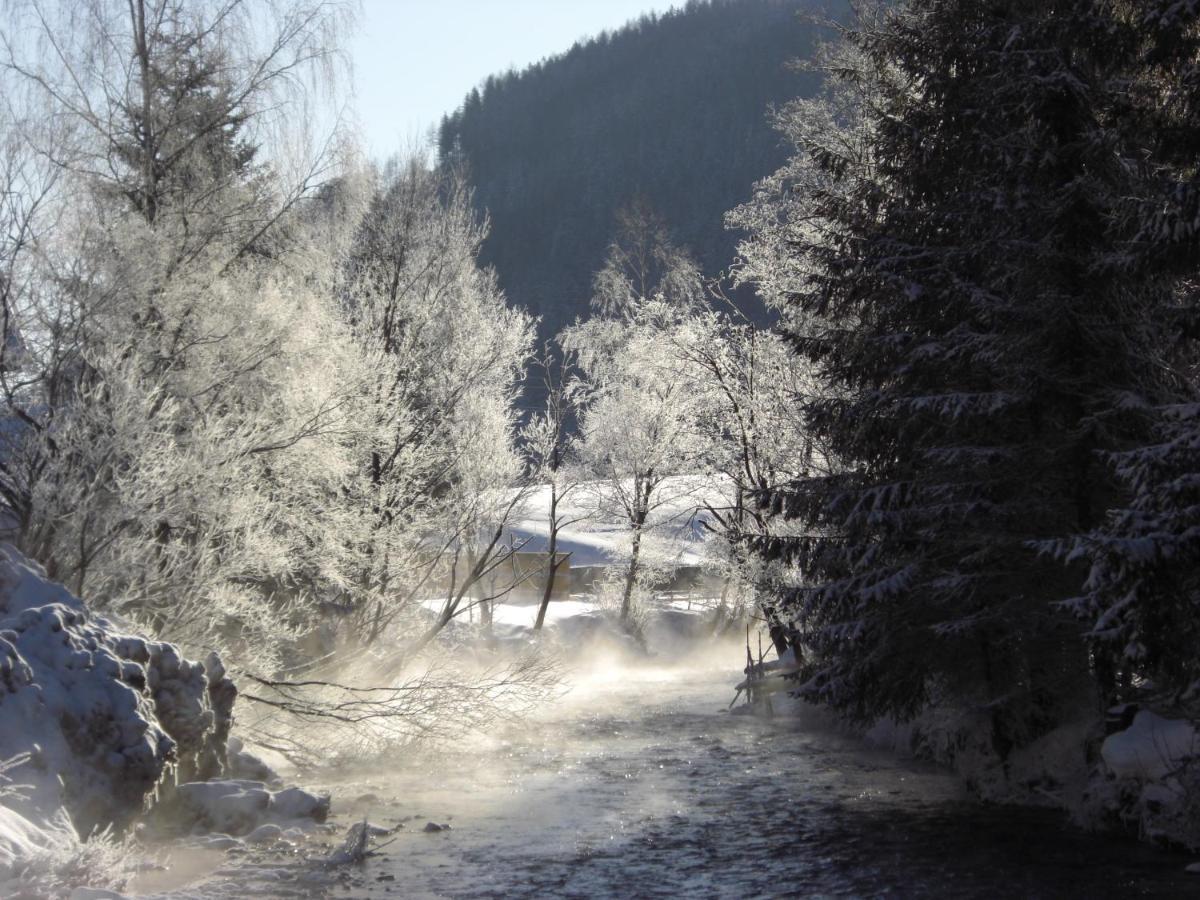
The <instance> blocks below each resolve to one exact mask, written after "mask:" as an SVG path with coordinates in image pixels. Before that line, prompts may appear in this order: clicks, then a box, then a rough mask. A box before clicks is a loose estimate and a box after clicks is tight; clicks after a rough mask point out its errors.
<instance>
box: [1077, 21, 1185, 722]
mask: <svg viewBox="0 0 1200 900" xmlns="http://www.w3.org/2000/svg"><path fill="white" fill-rule="evenodd" d="M1106 12H1107V17H1106V19H1105V20H1102V21H1104V22H1105V24H1106V25H1107V29H1106V30H1107V32H1108V33H1107V34H1106V40H1107V41H1108V43H1107V44H1106V47H1105V52H1106V63H1107V64H1108V66H1119V69H1118V70H1117V72H1116V73H1115V74H1114V75H1113V76H1110V77H1111V78H1112V84H1111V88H1110V91H1109V94H1108V96H1107V98H1106V104H1107V106H1106V108H1105V109H1104V110H1103V118H1102V121H1103V122H1104V123H1105V125H1106V127H1107V129H1108V130H1109V131H1110V133H1112V134H1113V135H1114V138H1115V139H1119V140H1120V141H1122V142H1123V147H1122V151H1123V152H1122V163H1123V165H1124V166H1126V167H1127V168H1128V170H1129V172H1130V173H1131V174H1132V175H1133V176H1134V177H1136V179H1137V189H1136V190H1130V191H1128V192H1127V193H1126V194H1125V195H1124V197H1123V198H1121V201H1122V202H1120V203H1118V204H1116V205H1115V207H1114V209H1113V212H1112V220H1113V221H1112V223H1111V224H1110V226H1109V227H1110V228H1111V229H1112V230H1113V231H1115V232H1117V233H1118V234H1119V235H1120V236H1121V237H1122V238H1123V239H1124V240H1123V241H1121V242H1120V243H1117V244H1115V246H1114V247H1113V249H1112V250H1111V251H1110V253H1109V254H1108V255H1107V256H1106V257H1105V258H1103V259H1102V260H1101V265H1100V266H1099V267H1098V268H1099V269H1100V271H1102V272H1105V273H1107V274H1108V275H1109V277H1111V278H1112V279H1114V280H1115V281H1116V282H1117V283H1119V284H1122V285H1126V286H1128V287H1127V289H1128V290H1130V291H1131V293H1132V294H1133V296H1134V297H1139V298H1142V299H1144V303H1145V306H1144V309H1145V313H1144V314H1143V315H1142V317H1140V318H1138V319H1132V318H1131V319H1130V320H1128V321H1127V322H1126V323H1124V324H1125V326H1126V327H1127V328H1130V329H1132V330H1133V331H1134V333H1136V334H1138V335H1139V336H1140V337H1141V343H1142V345H1143V346H1144V347H1145V349H1146V352H1147V353H1148V354H1149V356H1148V358H1149V360H1150V361H1151V362H1152V363H1153V366H1154V370H1153V371H1154V373H1155V375H1156V376H1157V377H1156V379H1155V380H1153V381H1149V382H1148V383H1147V384H1146V385H1144V386H1142V388H1141V389H1140V390H1136V391H1128V392H1121V393H1116V394H1114V395H1112V396H1111V397H1109V398H1108V399H1107V403H1106V407H1107V408H1106V409H1105V410H1104V413H1103V415H1102V416H1097V419H1098V420H1099V421H1101V422H1105V423H1106V425H1107V427H1109V428H1110V429H1111V428H1114V427H1117V426H1123V427H1124V429H1125V430H1126V431H1127V432H1132V433H1133V434H1135V435H1137V436H1139V438H1140V439H1138V440H1136V441H1134V442H1133V446H1130V447H1126V448H1122V449H1120V450H1119V451H1117V452H1115V453H1112V454H1109V455H1108V456H1107V460H1108V462H1109V463H1110V464H1111V465H1112V466H1113V469H1114V471H1115V474H1116V475H1117V477H1118V479H1119V481H1120V483H1121V485H1122V487H1123V488H1124V489H1125V491H1126V492H1127V495H1126V496H1125V497H1124V498H1122V501H1121V503H1120V504H1119V505H1118V506H1117V508H1115V509H1113V510H1111V511H1110V512H1109V513H1108V515H1107V517H1106V518H1105V520H1104V521H1103V522H1102V523H1100V524H1099V525H1098V527H1096V528H1095V529H1093V530H1092V531H1091V532H1089V533H1087V534H1084V535H1077V536H1075V537H1073V538H1071V539H1067V540H1062V541H1059V542H1056V544H1055V549H1056V550H1057V552H1058V554H1059V555H1060V556H1061V557H1064V558H1066V559H1069V560H1082V561H1084V562H1085V563H1087V564H1088V565H1089V567H1090V571H1089V574H1088V578H1087V581H1086V583H1085V584H1084V586H1083V591H1082V592H1081V594H1080V595H1079V596H1078V597H1077V598H1075V599H1074V600H1072V602H1071V604H1070V607H1071V608H1072V609H1073V610H1074V611H1075V612H1076V613H1077V614H1078V615H1079V616H1080V617H1081V619H1082V620H1083V621H1084V622H1085V623H1086V624H1087V625H1088V627H1089V634H1088V637H1089V643H1090V647H1091V651H1092V656H1093V659H1094V663H1095V668H1096V671H1097V674H1098V676H1099V677H1100V687H1101V690H1102V691H1103V694H1104V697H1105V699H1106V701H1110V702H1116V701H1117V700H1122V699H1134V698H1135V697H1136V694H1137V692H1138V690H1139V689H1140V690H1145V689H1151V690H1153V691H1154V692H1156V693H1157V694H1159V696H1161V697H1163V698H1166V699H1175V700H1179V699H1184V700H1189V701H1190V700H1194V699H1195V698H1196V697H1197V696H1200V662H1198V659H1197V655H1196V653H1195V651H1194V648H1195V646H1196V643H1197V641H1198V640H1200V578H1198V577H1197V572H1198V571H1200V569H1198V564H1200V481H1198V475H1197V473H1198V472H1200V365H1198V361H1200V354H1198V349H1200V348H1198V347H1197V343H1196V336H1197V334H1198V333H1200V332H1198V331H1197V328H1196V325H1197V322H1196V310H1197V306H1196V296H1197V295H1196V290H1197V284H1198V277H1200V262H1198V260H1200V220H1198V218H1197V208H1198V200H1200V194H1198V191H1200V187H1198V185H1197V179H1196V172H1195V165H1194V162H1195V159H1196V153H1197V151H1198V150H1200V92H1198V90H1197V80H1196V75H1197V71H1198V68H1197V67H1198V65H1200V62H1198V60H1200V10H1197V9H1196V7H1195V5H1194V4H1178V3H1167V2H1161V0H1155V2H1147V3H1141V4H1133V3H1130V4H1114V5H1113V6H1112V8H1111V9H1109V10H1106ZM1108 423H1112V424H1108Z"/></svg>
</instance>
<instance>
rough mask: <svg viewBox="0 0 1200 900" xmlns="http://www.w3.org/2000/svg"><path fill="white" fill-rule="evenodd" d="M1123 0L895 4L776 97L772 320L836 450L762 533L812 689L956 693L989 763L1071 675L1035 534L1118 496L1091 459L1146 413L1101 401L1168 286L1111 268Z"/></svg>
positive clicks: (1120, 187)
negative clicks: (781, 306) (804, 525)
mask: <svg viewBox="0 0 1200 900" xmlns="http://www.w3.org/2000/svg"><path fill="white" fill-rule="evenodd" d="M1136 6H1137V5H1135V4H1122V3H1108V2H1094V0H1073V2H1061V3H1053V4H1047V3H1043V2H1036V0H999V2H991V3H986V4H980V3H977V2H969V0H914V2H912V3H911V4H909V6H908V7H907V8H906V9H904V10H902V11H896V10H885V11H883V12H881V13H879V14H878V16H877V18H876V19H875V21H873V22H871V23H868V24H866V25H863V26H861V27H859V28H858V29H857V30H855V31H853V32H852V33H851V34H850V35H849V40H850V47H849V48H848V49H847V50H846V51H844V52H842V53H841V55H840V56H837V57H836V58H832V59H830V60H829V65H828V72H829V74H830V75H832V76H834V77H835V78H837V79H838V80H839V84H838V85H837V86H835V87H834V88H832V89H831V94H830V96H829V97H828V98H827V102H826V103H825V104H823V105H822V104H812V103H799V104H797V105H795V106H793V107H792V109H791V110H790V111H789V112H788V113H787V114H786V115H785V124H786V125H788V126H789V131H790V137H791V138H792V139H793V141H794V142H795V144H796V147H797V150H798V158H797V159H796V160H794V161H793V164H792V167H791V170H790V171H786V170H785V172H784V173H782V174H781V176H780V177H779V178H778V179H776V181H775V182H774V188H775V190H776V193H775V194H774V198H773V201H771V202H774V203H775V207H774V209H775V211H776V212H779V211H780V210H782V212H779V214H780V215H782V216H783V218H784V220H785V221H786V223H787V224H788V226H789V227H788V229H786V233H787V238H786V240H784V241H783V242H780V243H778V244H777V246H778V248H780V249H781V250H782V252H783V253H784V254H785V255H786V256H788V257H790V259H789V260H788V266H787V267H785V270H786V271H787V273H788V277H790V279H791V280H790V282H789V283H788V285H787V288H786V291H785V294H786V298H787V299H786V305H787V307H788V308H789V310H790V317H789V323H790V324H789V327H790V330H791V336H792V338H793V340H794V342H795V345H796V347H797V349H798V350H799V351H800V352H801V353H802V354H804V355H805V356H807V357H808V358H810V359H811V360H812V361H813V362H814V363H815V364H816V365H817V366H818V367H819V371H820V372H821V374H822V377H823V380H824V381H825V383H826V386H827V387H828V389H829V390H828V392H827V393H825V394H824V395H823V396H820V397H817V398H814V399H812V400H810V401H809V402H807V403H806V405H805V414H806V416H807V419H808V424H809V427H810V428H811V429H812V432H813V434H814V437H815V438H816V440H817V441H818V442H819V443H821V444H822V445H824V446H827V447H828V448H829V451H830V453H831V456H832V457H833V458H836V459H838V460H840V461H841V463H840V465H841V467H840V469H839V471H837V472H835V473H833V474H829V475H824V476H818V477H813V478H810V479H804V480H801V481H799V482H797V483H795V484H793V485H791V486H790V487H789V488H788V489H786V490H784V491H779V492H775V493H774V494H773V496H772V497H771V498H770V502H771V503H772V504H773V508H774V509H775V510H776V511H777V512H781V513H783V514H784V515H786V516H789V517H799V518H801V519H803V520H805V521H807V522H808V523H809V529H808V531H807V534H806V535H805V536H803V537H799V538H795V539H789V540H786V541H773V542H767V545H766V547H765V549H766V550H767V552H768V553H774V554H779V553H783V554H786V555H789V556H790V557H791V558H792V559H793V560H794V561H795V562H796V563H797V564H798V565H799V567H800V569H801V571H802V572H803V573H804V575H805V577H806V579H807V582H806V583H805V584H804V586H802V587H800V588H798V589H797V590H796V591H795V592H794V595H793V597H792V598H791V602H790V612H791V614H792V616H793V617H794V621H795V626H796V628H797V630H798V634H799V636H800V639H801V642H802V643H803V645H804V646H805V648H806V649H807V651H808V652H807V655H806V658H807V665H808V676H809V677H808V680H807V682H806V684H805V685H804V689H805V692H806V693H807V694H808V695H809V696H812V697H816V698H820V699H822V700H824V701H827V702H830V703H832V704H833V705H835V706H838V707H840V708H843V709H845V710H847V711H849V712H851V713H853V714H856V715H858V716H860V717H863V718H869V717H872V716H875V715H878V714H892V715H897V716H902V717H903V716H907V715H911V714H913V713H914V712H916V711H917V710H919V709H920V708H921V707H922V706H923V705H925V704H926V703H928V702H930V701H931V700H949V699H957V700H962V701H966V702H969V703H973V704H977V705H978V706H979V707H980V708H983V709H986V710H988V711H989V713H990V716H991V721H992V726H993V731H992V737H993V743H994V746H995V749H996V750H997V752H998V753H1000V755H1002V756H1003V755H1005V754H1006V753H1007V752H1008V750H1009V749H1011V748H1012V747H1013V746H1014V745H1016V744H1019V743H1022V742H1024V741H1027V740H1029V739H1031V738H1032V737H1034V736H1036V734H1037V733H1038V732H1040V731H1041V730H1043V729H1044V728H1046V727H1048V726H1049V725H1050V724H1051V723H1053V722H1054V721H1055V720H1056V718H1057V717H1058V716H1059V715H1060V714H1061V712H1062V704H1063V703H1066V702H1070V701H1072V700H1075V701H1077V700H1078V698H1079V696H1080V694H1081V692H1082V691H1085V690H1086V688H1087V684H1088V682H1087V678H1086V676H1087V674H1088V665H1089V660H1088V656H1087V653H1086V648H1085V645H1084V642H1083V641H1082V640H1080V637H1079V634H1080V627H1079V624H1078V622H1077V621H1076V620H1075V619H1074V618H1073V616H1072V615H1071V609H1070V607H1069V606H1068V605H1065V604H1063V603H1062V601H1064V600H1066V599H1068V598H1070V597H1071V596H1073V595H1074V593H1076V592H1077V590H1078V585H1079V584H1081V583H1082V581H1083V578H1084V571H1083V567H1082V565H1081V564H1080V562H1079V561H1078V560H1075V561H1072V562H1070V563H1069V564H1068V565H1065V566H1064V565H1062V564H1061V562H1060V561H1059V560H1056V559H1054V558H1052V557H1051V556H1050V555H1047V554H1043V553H1040V552H1039V548H1044V547H1045V546H1047V545H1048V544H1052V543H1053V542H1055V541H1057V540H1060V539H1062V538H1064V537H1066V536H1069V535H1073V534H1079V533H1085V532H1088V531H1090V530H1092V529H1095V528H1097V527H1098V526H1099V525H1100V524H1101V523H1102V522H1103V521H1104V517H1105V513H1106V511H1107V510H1108V509H1110V508H1111V507H1113V506H1115V505H1118V504H1119V503H1120V501H1121V498H1122V495H1123V489H1122V486H1121V484H1120V483H1119V482H1118V481H1117V480H1116V479H1114V478H1113V477H1112V474H1111V471H1110V470H1109V469H1108V468H1107V467H1106V466H1105V465H1104V459H1103V455H1104V454H1105V453H1107V452H1113V451H1120V450H1122V449H1125V448H1128V447H1131V446H1135V445H1136V444H1137V443H1138V442H1139V441H1141V440H1144V439H1145V437H1146V435H1147V434H1148V428H1149V424H1148V421H1147V419H1146V417H1139V416H1129V415H1117V414H1115V410H1116V409H1117V408H1118V407H1119V405H1120V403H1119V398H1122V397H1131V396H1137V397H1141V398H1145V402H1147V403H1154V402H1158V401H1161V400H1162V399H1163V398H1164V397H1165V396H1167V395H1168V393H1169V391H1168V385H1167V384H1166V383H1165V382H1164V378H1163V377H1162V375H1161V372H1160V367H1159V366H1158V354H1157V346H1158V342H1159V340H1160V339H1161V337H1162V333H1161V331H1160V329H1159V328H1158V327H1157V326H1156V324H1155V323H1156V322H1157V321H1158V320H1157V319H1156V317H1155V316H1154V315H1153V313H1154V312H1155V311H1156V310H1157V309H1159V305H1160V304H1161V301H1162V295H1161V292H1160V291H1158V290H1157V288H1158V287H1160V286H1161V285H1160V284H1159V283H1157V282H1156V283H1154V284H1147V282H1146V279H1145V278H1144V277H1143V276H1144V274H1145V273H1144V272H1143V271H1138V267H1137V266H1129V265H1121V264H1119V257H1120V255H1121V253H1122V252H1124V250H1125V249H1126V248H1127V247H1128V245H1129V242H1130V240H1131V239H1133V238H1134V236H1135V233H1134V229H1135V227H1136V217H1131V216H1130V215H1128V214H1127V210H1126V205H1127V204H1128V202H1129V201H1128V199H1127V198H1129V197H1131V196H1144V193H1143V192H1144V190H1145V189H1147V183H1146V181H1145V179H1144V178H1143V174H1144V170H1145V163H1144V162H1143V161H1142V160H1143V158H1144V155H1145V151H1146V149H1147V148H1146V146H1145V145H1144V144H1143V143H1142V142H1141V141H1140V140H1139V134H1138V132H1137V129H1136V128H1133V127H1131V121H1130V117H1129V115H1128V110H1127V109H1124V108H1123V107H1122V105H1121V100H1120V98H1121V96H1122V85H1125V84H1127V83H1128V80H1129V73H1130V67H1131V65H1132V60H1133V56H1134V55H1135V49H1134V48H1135V47H1136V45H1137V43H1138V38H1139V34H1140V33H1141V30H1142V29H1143V27H1144V23H1142V22H1141V21H1139V20H1138V17H1137V16H1136V15H1135V7H1136ZM797 186H798V187H801V188H802V189H804V190H805V191H806V192H808V195H807V198H805V199H798V198H796V197H795V195H794V193H792V188H793V187H797ZM768 190H770V186H768ZM789 204H790V208H789ZM767 205H768V206H770V203H768V204H767ZM776 221H778V216H777V217H776ZM766 231H767V232H770V231H771V229H769V228H768V229H766Z"/></svg>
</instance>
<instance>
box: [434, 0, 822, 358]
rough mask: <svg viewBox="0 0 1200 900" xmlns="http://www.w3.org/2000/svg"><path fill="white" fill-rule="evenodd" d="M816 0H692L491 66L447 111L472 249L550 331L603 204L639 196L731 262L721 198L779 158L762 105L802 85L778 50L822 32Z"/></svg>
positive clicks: (595, 262)
mask: <svg viewBox="0 0 1200 900" xmlns="http://www.w3.org/2000/svg"><path fill="white" fill-rule="evenodd" d="M839 5H840V4H839V3H828V4H826V3H822V2H821V0H716V2H695V0H693V2H691V3H689V4H688V5H687V6H686V7H685V8H684V9H682V10H677V11H673V12H670V13H668V14H665V15H663V16H647V17H644V18H642V19H641V20H639V21H638V22H636V23H632V24H630V25H628V26H626V27H625V28H623V29H621V30H619V31H617V32H615V33H612V34H603V35H601V36H599V37H597V38H595V39H593V40H590V41H587V42H586V43H582V44H576V45H575V46H574V47H572V48H571V49H570V51H568V52H567V53H565V54H563V55H561V56H557V57H553V58H551V59H548V60H546V61H544V62H542V63H539V64H537V65H534V66H531V67H530V68H528V69H526V70H524V71H522V72H519V73H514V72H510V73H508V74H506V75H503V76H499V77H492V78H489V79H488V80H487V81H486V82H485V84H484V85H483V86H482V89H481V90H479V89H477V90H475V91H472V92H471V94H469V95H468V96H467V98H466V100H465V101H464V103H463V105H462V107H461V108H460V109H459V110H458V111H457V112H456V113H455V114H454V115H453V116H449V117H447V118H446V119H445V120H444V121H443V123H442V127H441V131H440V135H439V153H440V158H441V160H442V161H443V162H444V163H458V164H465V165H466V167H467V168H468V171H469V173H470V177H471V180H472V182H473V183H474V184H475V186H476V189H477V193H476V203H477V204H478V205H479V207H480V208H481V209H486V210H487V211H488V213H489V214H490V216H491V218H492V233H491V236H490V237H489V239H488V241H487V243H486V245H485V248H484V261H485V262H487V263H490V264H492V265H494V266H495V267H496V269H497V271H498V272H499V275H500V280H501V284H502V285H503V286H504V288H505V290H506V292H507V293H508V296H509V299H510V301H511V302H513V303H516V304H519V305H522V306H525V307H527V308H528V309H530V310H531V311H532V312H533V313H534V314H536V315H539V316H541V317H542V318H543V323H542V334H543V335H550V334H553V333H554V332H556V331H557V330H558V329H559V328H561V327H562V326H563V325H565V324H568V323H569V322H571V321H572V320H573V319H574V318H575V317H576V316H577V315H586V313H587V309H588V300H589V297H590V294H591V289H590V288H591V279H592V274H593V273H594V272H595V271H596V270H597V269H598V268H600V266H601V264H602V262H603V259H604V255H605V252H606V249H607V246H608V243H609V241H610V240H611V239H612V233H613V228H614V219H615V212H616V210H617V209H618V208H619V207H621V206H622V205H624V204H626V203H628V202H629V201H631V200H632V199H633V198H634V197H635V196H637V195H641V196H643V197H644V198H645V199H646V200H648V201H649V204H650V206H651V207H652V208H653V209H655V210H656V211H657V212H658V213H659V214H660V215H661V216H662V217H663V218H664V219H665V220H666V222H667V223H668V225H669V226H670V228H671V229H672V231H673V233H674V237H675V238H676V240H678V241H679V242H680V243H682V244H684V245H686V246H688V247H689V248H690V249H691V250H692V252H693V253H694V254H695V255H696V257H697V258H698V260H699V261H700V263H701V266H702V268H703V269H704V270H705V272H707V273H709V274H713V273H715V272H717V271H719V270H720V269H722V268H724V267H725V266H727V265H728V264H729V263H730V262H731V261H732V255H733V247H734V242H735V240H736V235H733V234H730V233H729V232H727V231H726V230H725V228H724V226H723V215H724V213H725V211H726V210H728V209H730V208H731V207H733V206H735V205H737V204H738V203H739V202H741V201H743V200H745V199H746V198H747V197H748V196H749V193H750V189H751V186H752V184H753V183H754V182H755V181H756V180H757V179H759V178H761V177H763V176H765V175H767V174H769V173H770V172H772V171H774V170H775V169H776V168H778V167H779V166H780V165H781V164H782V163H783V161H784V159H785V158H786V153H785V148H784V147H783V145H782V143H781V141H780V138H779V135H778V134H777V133H776V132H775V131H774V129H773V128H772V127H771V124H770V121H769V115H768V110H769V107H770V106H772V105H776V104H781V103H783V102H786V101H787V100H788V99H791V98H792V97H795V96H798V95H804V94H808V93H810V92H811V91H812V89H813V87H814V86H815V78H814V76H812V75H809V74H804V73H798V72H796V71H794V70H793V69H792V68H790V67H789V66H788V63H789V62H790V61H791V60H793V59H796V58H798V57H800V58H802V57H805V56H807V55H808V54H809V53H810V52H811V49H812V46H813V42H814V40H815V39H817V38H818V36H819V35H820V34H821V32H822V31H823V29H822V28H820V27H819V26H818V25H816V24H813V22H812V21H811V18H810V19H809V20H805V19H804V18H803V17H802V13H810V14H811V13H816V12H818V11H819V10H820V9H822V8H825V7H829V6H833V7H835V8H836V7H838V6H839Z"/></svg>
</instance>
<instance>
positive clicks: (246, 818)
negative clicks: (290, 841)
mask: <svg viewBox="0 0 1200 900" xmlns="http://www.w3.org/2000/svg"><path fill="white" fill-rule="evenodd" d="M162 815H164V816H168V817H170V818H171V819H173V820H175V821H176V823H177V824H181V825H183V826H185V827H192V828H198V829H201V830H203V831H209V832H215V833H217V834H220V835H231V836H235V837H240V836H243V835H249V838H247V839H248V840H250V841H252V842H261V841H263V840H266V839H267V836H268V835H272V834H274V835H276V836H278V835H280V834H282V833H283V826H287V825H294V824H300V823H310V822H324V821H325V819H326V817H327V816H328V815H329V798H328V797H324V796H318V795H316V794H310V793H309V792H308V791H304V790H301V789H300V788H287V789H285V790H282V791H273V790H271V789H269V788H268V787H267V786H266V785H265V784H263V783H262V782H261V781H236V780H228V781H200V782H191V783H188V784H181V785H179V786H178V787H177V788H176V789H175V792H174V794H173V796H172V797H171V799H170V800H169V801H168V803H167V804H166V807H165V808H164V809H163V810H162ZM264 829H265V830H264ZM272 829H275V830H272Z"/></svg>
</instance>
